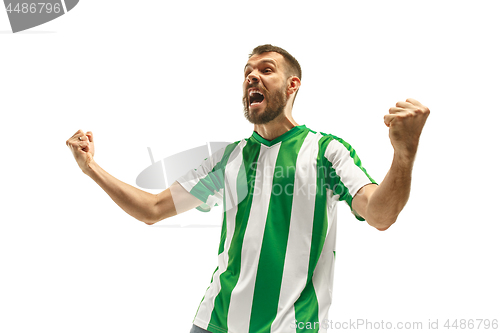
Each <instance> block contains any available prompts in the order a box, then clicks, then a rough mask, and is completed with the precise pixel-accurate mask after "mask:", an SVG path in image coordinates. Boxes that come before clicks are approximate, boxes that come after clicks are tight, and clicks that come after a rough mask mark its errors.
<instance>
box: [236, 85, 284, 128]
mask: <svg viewBox="0 0 500 333" xmlns="http://www.w3.org/2000/svg"><path fill="white" fill-rule="evenodd" d="M251 87H256V86H250V87H249V88H251ZM261 90H262V94H263V95H264V100H265V101H266V103H267V105H266V108H265V109H264V111H263V112H262V113H261V114H257V113H255V112H253V113H250V108H249V96H248V90H247V92H246V93H245V95H244V96H243V112H244V115H245V118H247V120H248V121H249V122H251V123H252V124H256V125H261V124H267V123H268V122H270V121H272V120H274V119H276V118H277V117H278V116H280V115H283V114H284V110H285V106H286V101H287V96H286V83H285V84H284V85H283V87H281V89H279V90H277V91H275V92H273V93H270V92H269V91H268V90H267V89H265V88H264V87H261Z"/></svg>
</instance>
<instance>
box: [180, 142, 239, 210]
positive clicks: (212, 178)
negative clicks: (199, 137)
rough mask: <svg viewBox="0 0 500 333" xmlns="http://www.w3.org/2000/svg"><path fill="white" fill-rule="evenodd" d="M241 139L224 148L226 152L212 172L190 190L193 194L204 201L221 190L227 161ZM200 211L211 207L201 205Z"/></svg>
mask: <svg viewBox="0 0 500 333" xmlns="http://www.w3.org/2000/svg"><path fill="white" fill-rule="evenodd" d="M239 143H240V141H236V142H234V143H231V144H229V145H227V146H226V148H225V149H224V154H223V155H222V158H221V160H220V161H219V162H218V163H217V164H215V166H214V167H213V168H212V170H210V172H209V173H208V174H207V175H206V176H205V177H203V178H201V179H200V180H199V181H198V183H196V185H195V186H193V188H192V189H191V191H189V193H191V194H192V195H194V196H195V197H197V198H198V199H200V200H201V201H203V202H207V200H208V197H209V196H211V195H214V193H215V192H218V191H220V189H221V188H223V187H224V174H225V169H226V164H227V161H228V160H229V156H230V155H231V153H232V152H233V150H234V149H235V148H236V147H237V146H238V144H239ZM196 209H198V210H199V211H202V212H208V211H210V208H209V207H208V206H207V205H206V204H203V205H200V206H198V207H196Z"/></svg>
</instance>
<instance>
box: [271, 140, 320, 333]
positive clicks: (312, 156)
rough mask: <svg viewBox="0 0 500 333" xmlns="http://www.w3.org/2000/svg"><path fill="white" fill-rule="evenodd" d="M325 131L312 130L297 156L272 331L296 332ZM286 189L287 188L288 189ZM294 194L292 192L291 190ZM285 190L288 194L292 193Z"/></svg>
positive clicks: (307, 261) (306, 270) (307, 262)
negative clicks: (295, 326)
mask: <svg viewBox="0 0 500 333" xmlns="http://www.w3.org/2000/svg"><path fill="white" fill-rule="evenodd" d="M321 137H322V135H321V134H319V133H317V134H314V133H312V132H309V133H308V134H307V136H306V138H305V139H304V142H303V143H302V146H301V148H300V151H299V153H298V156H297V163H296V168H295V183H294V189H293V201H292V211H291V217H290V231H289V233H288V241H287V247H286V255H285V266H284V268H283V278H282V282H281V290H280V295H279V302H278V313H277V315H276V318H275V320H274V321H273V323H272V325H271V332H272V333H295V329H294V328H293V326H292V324H294V323H295V308H294V304H295V302H296V301H297V299H298V298H299V297H300V294H301V292H302V291H303V289H304V287H305V285H306V281H307V272H308V268H309V256H310V251H311V240H312V231H313V222H314V206H315V203H316V184H317V182H316V180H317V178H316V160H317V157H318V141H319V139H320V138H321ZM285 190H286V189H285ZM290 194H291V193H290ZM290 194H288V193H286V192H285V195H290Z"/></svg>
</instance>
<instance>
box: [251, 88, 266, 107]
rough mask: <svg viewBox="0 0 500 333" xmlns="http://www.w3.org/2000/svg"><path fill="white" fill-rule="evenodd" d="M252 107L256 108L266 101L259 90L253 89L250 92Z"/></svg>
mask: <svg viewBox="0 0 500 333" xmlns="http://www.w3.org/2000/svg"><path fill="white" fill-rule="evenodd" d="M248 97H249V103H250V106H255V105H258V104H260V103H262V102H263V101H264V95H263V94H262V93H261V92H260V91H258V90H257V89H252V90H250V91H249V92H248Z"/></svg>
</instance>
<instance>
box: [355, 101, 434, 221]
mask: <svg viewBox="0 0 500 333" xmlns="http://www.w3.org/2000/svg"><path fill="white" fill-rule="evenodd" d="M429 114H430V110H429V108H428V107H426V106H424V105H422V103H420V102H419V101H417V100H415V99H413V98H408V99H407V100H406V101H405V102H398V103H396V106H394V107H392V108H390V109H389V114H387V115H385V116H384V122H385V125H386V126H387V127H389V137H390V139H391V144H392V146H393V148H394V159H393V161H392V165H391V168H390V169H389V172H388V173H387V175H386V176H385V178H384V180H383V181H382V183H381V184H380V186H377V185H374V184H370V185H366V186H365V187H363V188H362V189H361V190H360V191H359V192H358V194H356V196H355V197H354V198H353V200H352V207H353V209H354V210H355V211H356V212H357V213H358V214H359V215H361V216H362V217H364V218H365V219H366V222H367V223H368V224H370V225H371V226H373V227H375V228H377V229H378V230H386V229H387V228H389V227H390V226H391V225H392V224H393V223H394V222H396V219H397V217H398V215H399V213H400V212H401V211H402V210H403V207H404V206H405V205H406V203H407V201H408V198H409V197H410V187H411V173H412V169H413V162H414V161H415V156H416V154H417V148H418V142H419V139H420V134H421V133H422V129H423V127H424V125H425V122H426V120H427V117H428V116H429Z"/></svg>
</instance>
